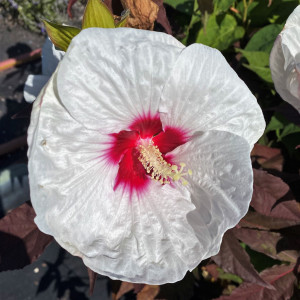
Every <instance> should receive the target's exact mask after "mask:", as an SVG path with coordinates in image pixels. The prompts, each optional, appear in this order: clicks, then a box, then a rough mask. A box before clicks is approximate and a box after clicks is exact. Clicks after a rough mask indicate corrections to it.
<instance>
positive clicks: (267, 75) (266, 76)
mask: <svg viewBox="0 0 300 300" xmlns="http://www.w3.org/2000/svg"><path fill="white" fill-rule="evenodd" d="M243 66H244V67H245V68H247V69H249V70H251V71H253V72H254V73H256V74H257V75H258V76H259V77H260V78H261V79H263V80H264V81H266V82H268V83H273V81H272V76H271V70H270V68H269V67H260V66H253V65H247V64H243Z"/></svg>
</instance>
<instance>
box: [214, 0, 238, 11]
mask: <svg viewBox="0 0 300 300" xmlns="http://www.w3.org/2000/svg"><path fill="white" fill-rule="evenodd" d="M234 2H235V0H214V4H215V11H217V12H221V11H227V10H228V9H229V8H230V7H231V6H232V4H233V3H234Z"/></svg>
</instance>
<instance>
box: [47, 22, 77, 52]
mask: <svg viewBox="0 0 300 300" xmlns="http://www.w3.org/2000/svg"><path fill="white" fill-rule="evenodd" d="M43 22H44V24H45V28H46V31H47V33H48V36H49V38H50V40H51V41H52V43H53V44H54V45H55V46H56V47H57V48H59V49H61V50H63V51H67V49H68V47H69V45H70V43H71V40H72V38H73V37H74V36H76V35H77V34H78V33H79V32H80V29H79V28H76V27H71V26H65V25H60V24H56V23H53V22H50V21H46V20H43Z"/></svg>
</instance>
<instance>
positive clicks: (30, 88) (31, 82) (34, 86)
mask: <svg viewBox="0 0 300 300" xmlns="http://www.w3.org/2000/svg"><path fill="white" fill-rule="evenodd" d="M49 78H50V76H48V75H29V76H28V77H27V79H26V82H25V86H24V98H25V100H26V102H29V103H31V102H33V101H34V100H35V99H36V97H37V96H38V94H39V93H40V91H41V90H42V88H43V86H44V85H45V84H46V82H47V81H48V80H49Z"/></svg>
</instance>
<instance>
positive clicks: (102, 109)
mask: <svg viewBox="0 0 300 300" xmlns="http://www.w3.org/2000/svg"><path fill="white" fill-rule="evenodd" d="M183 48H184V46H183V45H182V44H180V43H179V42H178V41H177V40H176V39H175V38H173V37H172V36H170V35H167V34H164V33H158V32H149V31H144V30H135V29H131V28H119V29H101V28H90V29H86V30H83V31H82V32H81V33H80V34H78V35H77V36H76V37H75V38H74V39H73V40H72V42H71V44H70V46H69V49H68V51H67V53H66V55H65V57H64V59H63V61H62V63H61V64H60V66H59V71H58V93H59V95H60V98H61V101H62V103H63V104H64V105H65V106H66V108H67V110H68V111H69V112H70V114H71V115H72V116H73V117H74V118H75V119H76V120H78V121H80V122H81V123H82V124H84V126H86V127H87V128H91V129H101V131H102V132H110V133H111V132H118V131H120V130H123V129H126V128H127V126H128V125H129V123H131V122H132V121H133V119H134V118H136V117H138V116H139V115H142V114H143V113H146V114H147V113H149V112H151V113H156V112H157V110H158V104H159V98H160V94H161V90H162V88H163V84H164V82H165V81H166V79H167V78H168V74H169V73H170V70H171V69H172V67H173V64H174V62H175V60H176V58H177V56H178V55H179V53H180V52H181V50H182V49H183Z"/></svg>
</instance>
